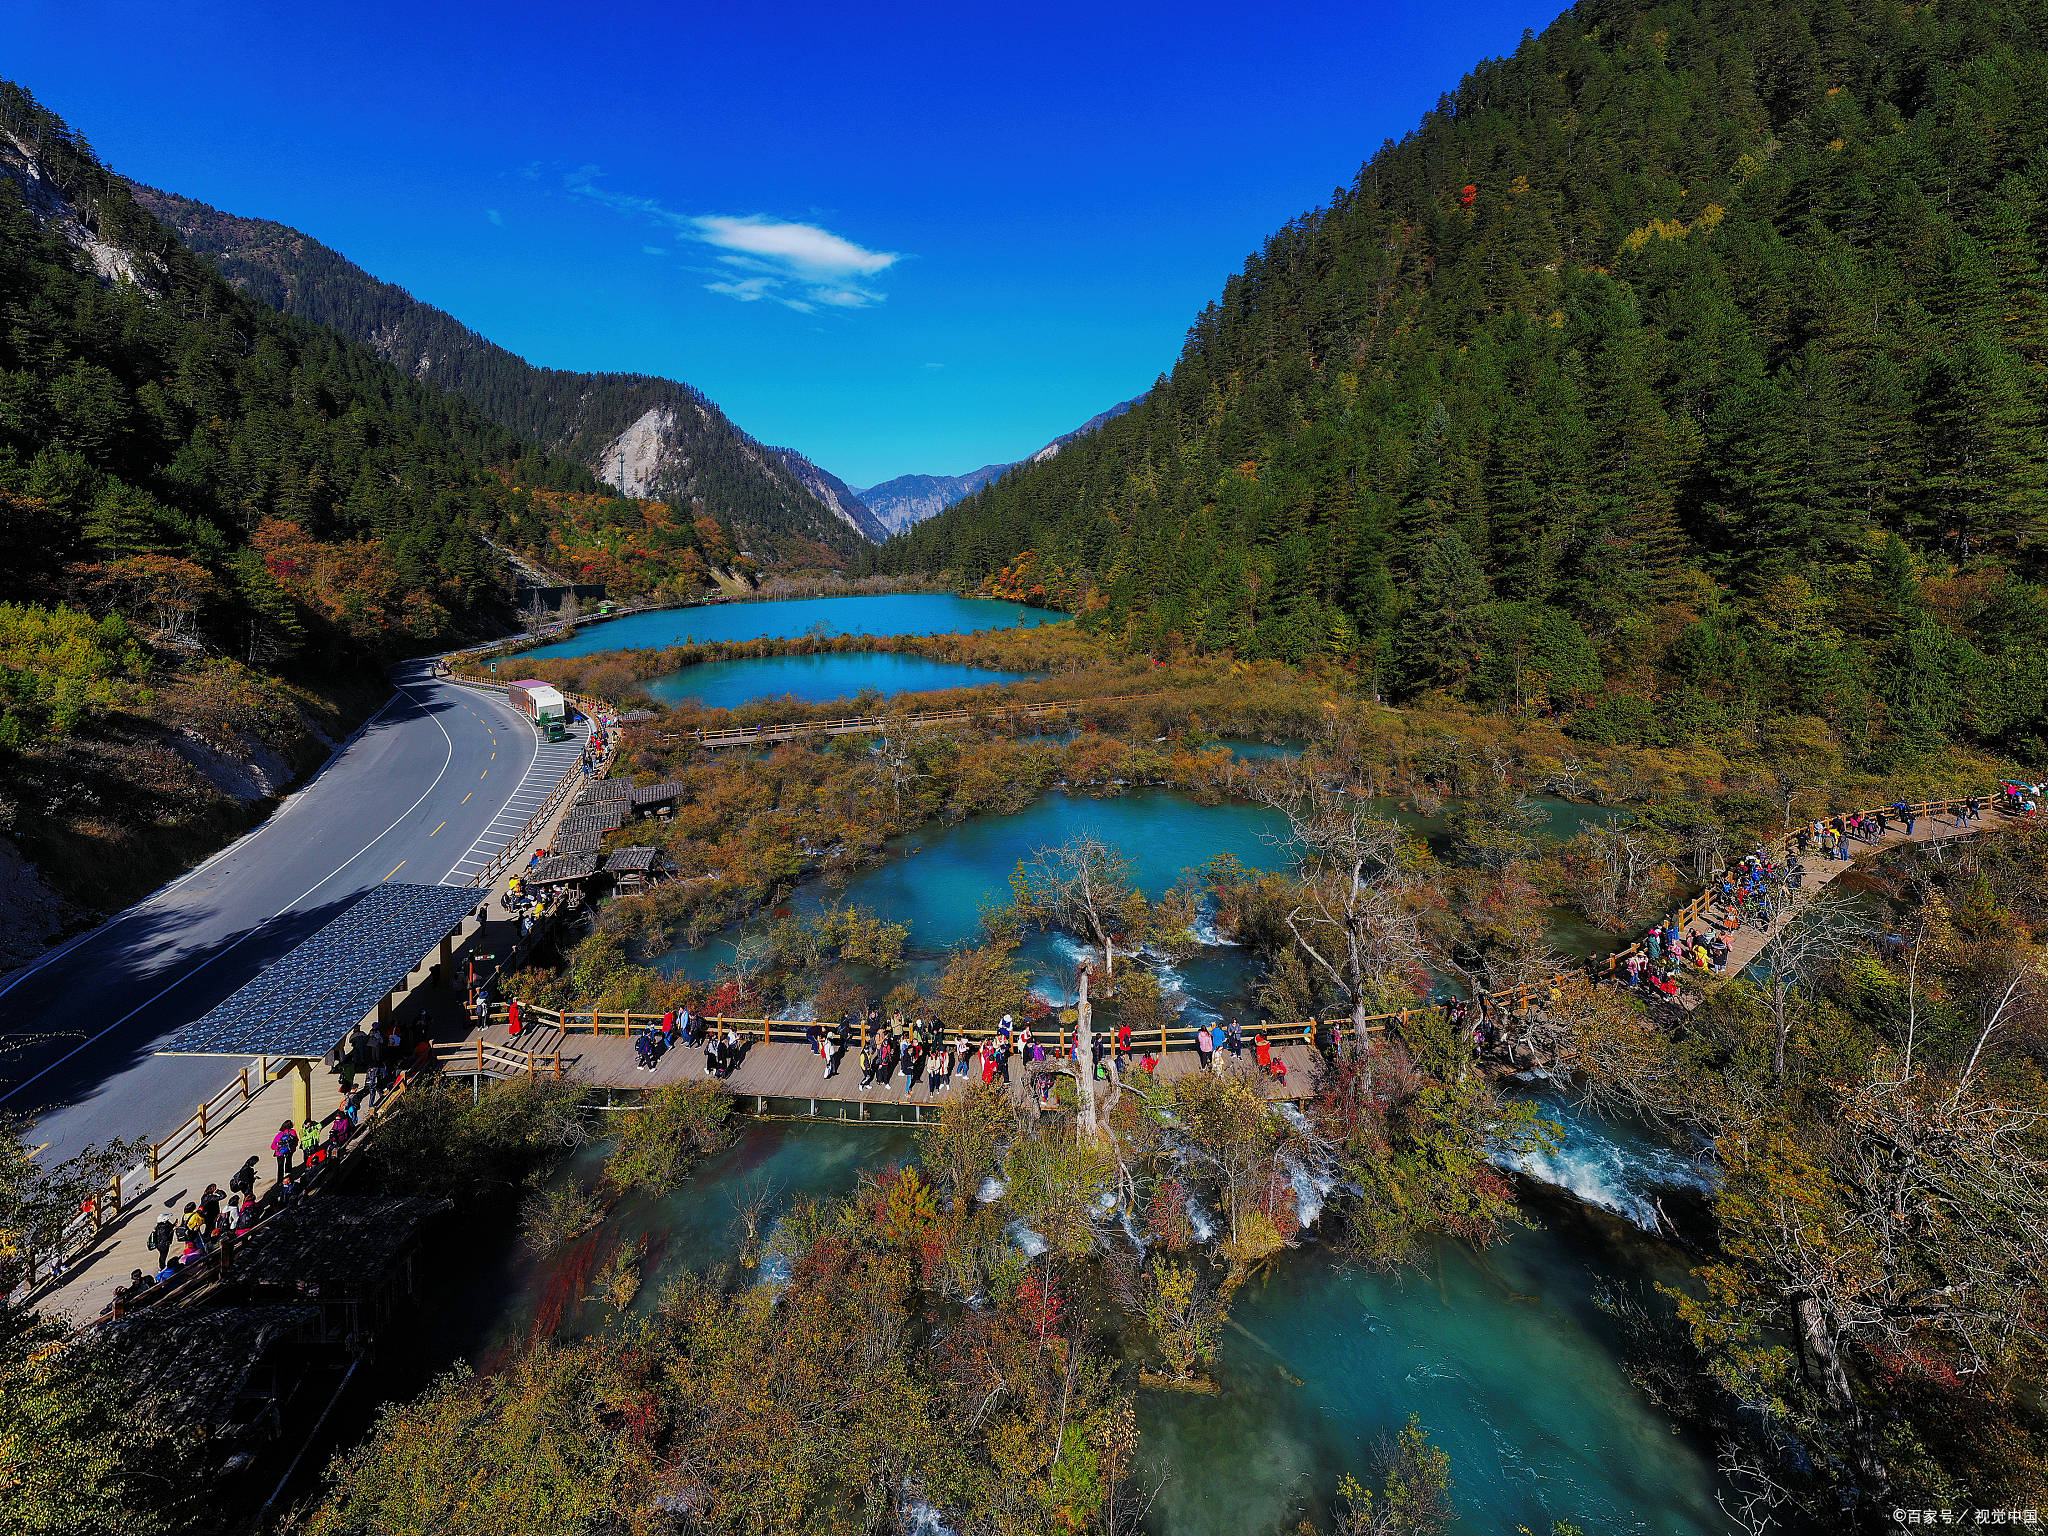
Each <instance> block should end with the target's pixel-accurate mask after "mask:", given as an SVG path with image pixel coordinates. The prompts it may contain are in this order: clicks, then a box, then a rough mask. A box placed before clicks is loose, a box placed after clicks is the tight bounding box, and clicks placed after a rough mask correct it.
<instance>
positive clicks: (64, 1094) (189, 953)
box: [0, 660, 582, 1162]
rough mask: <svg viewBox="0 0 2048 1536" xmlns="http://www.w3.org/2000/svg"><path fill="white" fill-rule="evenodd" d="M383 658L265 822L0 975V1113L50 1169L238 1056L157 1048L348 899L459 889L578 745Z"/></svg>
mask: <svg viewBox="0 0 2048 1536" xmlns="http://www.w3.org/2000/svg"><path fill="white" fill-rule="evenodd" d="M432 670H433V663H432V662H431V661H426V660H422V661H415V662H407V663H404V664H403V665H401V666H399V667H398V668H396V669H394V671H393V674H392V680H393V683H394V684H395V686H396V687H397V690H398V691H397V693H396V694H395V695H394V696H393V697H392V699H391V701H390V702H389V703H388V704H386V705H385V706H384V708H383V709H382V710H380V711H379V712H378V713H377V714H376V715H374V716H372V717H371V718H370V720H369V721H368V722H367V723H366V724H365V725H364V726H363V728H362V729H361V730H360V731H358V732H357V733H356V734H355V735H354V736H353V737H351V738H350V739H349V740H348V741H347V742H346V743H345V744H344V745H343V747H342V748H341V750H340V751H339V752H337V753H336V754H335V755H334V756H333V757H332V758H330V759H329V760H328V762H327V763H326V765H325V766H324V767H322V768H321V769H320V770H319V771H318V772H317V773H315V774H314V775H313V777H312V778H310V779H309V780H307V781H306V783H305V784H304V786H303V787H301V788H300V789H299V790H298V791H296V792H295V793H293V794H292V795H291V796H289V797H288V798H287V799H286V800H285V801H284V803H283V804H281V805H280V806H279V807H278V809H277V810H276V811H275V812H274V813H273V814H272V815H271V816H270V817H269V819H268V820H266V821H265V822H263V824H262V825H261V826H259V827H257V828H256V829H255V830H254V831H252V832H250V833H249V834H248V835H246V836H245V837H243V838H242V839H241V840H240V841H239V842H236V843H234V844H232V845H231V846H230V847H228V848H226V849H223V850H222V851H221V852H220V853H218V854H216V855H215V856H214V857H213V858H211V859H209V860H207V862H205V863H204V864H201V865H200V866H199V867H198V868H196V869H194V870H192V871H190V872H189V873H187V874H186V875H184V876H182V877H181V878H180V879H177V880H174V881H172V882H171V883H170V884H169V885H167V886H165V887H164V888H163V889H162V890H160V891H158V892H157V893H156V894H155V895H154V896H151V897H150V898H148V899H147V900H145V901H142V902H139V903H137V904H136V905H135V906H132V907H130V908H129V909H128V910H127V911H125V912H123V913H121V914H120V916H118V917H116V918H114V919H112V920H111V921H109V922H107V923H106V924H104V925H103V926H102V927H100V928H98V929H97V930H95V931H94V932H92V933H90V934H88V935H86V936H85V937H84V938H83V939H82V940H79V941H78V942H76V943H74V944H73V945H72V946H71V947H70V948H68V949H65V950H61V951H59V952H58V953H56V954H53V955H49V956H46V957H45V958H44V959H43V960H42V961H40V962H38V963H37V964H35V965H33V966H30V967H28V968H26V969H25V970H22V971H19V972H16V973H15V974H14V975H13V976H12V977H10V978H5V979H0V1111H7V1112H12V1113H23V1114H28V1115H31V1116H33V1117H35V1118H36V1121H37V1124H36V1127H35V1130H34V1133H33V1135H32V1136H31V1137H30V1140H31V1142H46V1143H48V1150H47V1152H46V1153H45V1154H44V1156H45V1160H46V1161H49V1162H54V1161H57V1160H60V1159H62V1158H65V1157H69V1156H71V1155H72V1154H74V1153H76V1152H78V1151H79V1150H80V1149H82V1148H83V1147H85V1146H86V1145H87V1144H88V1143H91V1142H96V1141H106V1140H110V1139H112V1138H115V1137H122V1136H147V1137H150V1138H151V1139H160V1138H162V1137H163V1136H164V1135H165V1134H166V1133H168V1132H169V1131H171V1130H173V1129H175V1128H176V1127H177V1126H178V1125H179V1124H180V1123H181V1122H183V1121H184V1120H185V1118H186V1117H187V1116H189V1115H190V1114H191V1113H192V1110H193V1107H194V1106H195V1105H196V1104H198V1103H199V1101H200V1100H201V1099H204V1098H206V1097H208V1096H209V1095H211V1094H212V1093H213V1092H215V1091H216V1090H217V1089H218V1088H220V1086H221V1085H222V1084H223V1083H225V1082H226V1081H227V1080H228V1078H229V1077H231V1076H232V1075H233V1074H234V1072H235V1071H237V1070H239V1068H240V1066H241V1064H242V1063H241V1062H240V1061H239V1060H228V1059H225V1058H221V1057H210V1056H156V1055H152V1054H151V1052H152V1051H154V1049H155V1048H156V1046H157V1045H158V1044H159V1043H160V1042H161V1041H163V1040H164V1039H165V1038H166V1037H168V1036H169V1035H170V1034H172V1033H173V1032H174V1031H176V1030H177V1029H179V1028H181V1027H182V1026H184V1025H185V1024H187V1023H189V1022H190V1021H192V1020H193V1019H195V1018H197V1017H199V1016H200V1015H201V1014H203V1013H204V1012H206V1010H207V1009H209V1008H211V1007H212V1006H213V1005H214V1004H215V1003H217V1002H219V1001H220V1000H221V999H222V998H224V997H226V996H227V995H228V994H229V993H231V992H233V991H234V990H235V989H236V988H237V987H239V986H241V985H242V984H243V983H244V982H246V981H248V980H249V979H250V978H251V977H252V976H254V975H255V974H256V973H257V972H258V971H260V970H262V968H263V967H264V966H265V965H267V964H269V963H270V962H271V961H273V960H275V959H276V958H277V957H278V956H279V955H281V954H283V953H284V952H285V951H286V950H287V949H289V948H291V946H292V945H294V944H295V943H297V942H298V941H299V940H300V939H303V938H304V937H305V936H306V935H307V934H309V933H311V932H312V931H313V930H314V929H316V928H318V927H320V926H321V925H322V924H324V923H326V922H327V921H329V920H330V919H331V918H332V917H334V916H335V914H336V913H337V912H339V911H340V909H341V907H342V906H343V904H344V903H345V902H346V901H347V900H348V898H350V897H351V896H354V895H356V894H357V893H359V892H361V891H364V890H367V889H368V888H369V887H370V886H372V885H375V884H377V883H378V882H380V881H384V880H397V881H400V882H405V883H412V884H419V885H434V884H438V883H441V882H444V881H445V882H446V883H449V884H460V883H462V882H463V881H465V880H467V879H468V878H469V876H470V875H472V874H473V873H474V872H475V871H476V870H478V869H479V868H480V867H481V866H482V864H483V863H484V861H485V860H486V859H487V858H488V857H489V855H490V854H491V853H492V852H493V851H495V850H496V849H497V848H498V847H499V846H501V845H502V844H503V843H504V842H505V841H506V840H507V839H508V838H509V837H510V836H511V835H512V834H513V833H514V832H516V831H517V830H518V829H519V828H520V826H522V825H523V824H524V823H525V821H526V819H527V817H528V816H529V815H531V814H532V812H533V810H534V808H535V807H537V806H538V805H539V804H540V802H541V801H542V800H544V799H545V798H546V797H547V793H548V791H549V790H550V789H552V788H553V787H554V785H555V783H556V781H557V780H558V779H560V777H561V776H562V774H563V773H565V772H566V771H568V769H569V768H570V767H572V766H573V765H574V763H575V762H576V759H577V757H578V755H579V754H580V753H581V751H582V738H581V737H580V736H577V737H574V738H572V739H571V740H569V741H566V742H558V743H552V744H547V743H542V742H541V741H540V740H539V738H538V737H537V736H536V734H535V732H534V729H533V727H532V726H531V725H530V724H529V723H528V722H527V720H526V718H525V717H524V716H523V715H521V714H519V713H518V712H517V711H516V710H514V709H513V708H512V707H511V706H510V705H508V704H506V703H505V702H504V701H503V700H502V699H500V698H498V697H497V696H496V695H493V694H489V693H484V692H480V691H478V690H476V689H471V688H463V687H458V686H456V685H455V684H452V683H448V682H444V681H440V680H438V679H436V678H435V677H434V676H433V675H432Z"/></svg>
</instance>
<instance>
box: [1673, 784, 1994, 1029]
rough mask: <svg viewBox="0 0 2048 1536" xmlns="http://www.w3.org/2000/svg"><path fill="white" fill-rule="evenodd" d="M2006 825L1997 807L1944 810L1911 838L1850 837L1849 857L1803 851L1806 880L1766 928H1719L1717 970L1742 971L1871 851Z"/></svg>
mask: <svg viewBox="0 0 2048 1536" xmlns="http://www.w3.org/2000/svg"><path fill="white" fill-rule="evenodd" d="M2010 824H2012V819H2011V818H2010V817H2007V816H2005V815H2002V814H2001V813H1999V812H1997V811H1987V812H1986V813H1985V815H1984V816H1983V817H1982V818H1981V819H1979V820H1977V821H1969V820H1967V819H1965V818H1964V817H1962V816H1960V815H1950V814H1949V813H1948V812H1946V811H1943V812H1940V813H1938V814H1933V815H1927V816H1921V817H1919V818H1917V825H1916V826H1915V828H1914V831H1913V835H1912V836H1911V837H1908V836H1907V835H1906V831H1905V828H1903V827H1895V828H1893V829H1892V830H1891V831H1890V832H1888V833H1887V834H1886V835H1885V836H1883V837H1881V838H1875V839H1872V840H1870V841H1868V842H1863V841H1851V842H1850V843H1849V844H1848V845H1847V852H1848V855H1849V857H1847V858H1846V859H1826V858H1822V857H1821V856H1820V855H1819V854H1818V853H1817V852H1815V853H1807V854H1803V855H1801V856H1800V862H1801V863H1803V864H1804V865H1805V866H1806V881H1805V884H1804V885H1802V886H1800V887H1799V888H1797V889H1795V890H1794V891H1792V893H1791V895H1790V897H1789V899H1788V900H1787V901H1786V902H1785V903H1784V905H1783V907H1782V909H1781V910H1779V911H1778V912H1777V913H1775V914H1774V920H1773V922H1772V924H1771V926H1770V928H1769V929H1768V930H1765V929H1761V928H1757V927H1755V926H1753V925H1751V924H1749V923H1744V924H1743V925H1742V926H1741V927H1739V928H1735V929H1733V930H1724V931H1723V935H1722V937H1723V939H1724V941H1725V942H1726V943H1727V945H1728V963H1727V964H1726V965H1725V966H1723V967H1722V971H1721V974H1723V975H1724V976H1735V975H1739V974H1741V972H1742V971H1743V970H1745V969H1746V968H1747V967H1748V966H1749V964H1750V963H1751V962H1752V961H1753V960H1755V959H1756V957H1757V956H1758V955H1760V954H1762V953H1763V951H1764V949H1765V948H1766V946H1768V945H1769V944H1770V942H1771V940H1772V939H1773V938H1775V937H1776V936H1777V935H1778V934H1780V933H1782V932H1783V931H1784V930H1785V928H1786V927H1787V926H1788V925H1790V924H1791V923H1793V922H1794V921H1796V920H1797V919H1798V917H1799V914H1800V913H1801V912H1803V911H1805V909H1806V907H1807V905H1808V904H1809V903H1810V902H1812V901H1813V899H1814V898H1815V897H1816V896H1818V895H1819V894H1820V893H1821V892H1822V891H1824V890H1826V889H1827V887H1828V886H1830V885H1831V884H1833V883H1834V882H1835V881H1836V880H1839V879H1840V878H1841V877H1842V876H1844V875H1846V874H1848V873H1849V871H1851V870H1852V869H1854V868H1856V866H1857V865H1858V864H1859V863H1861V862H1863V861H1864V860H1866V859H1868V858H1870V857H1871V856H1872V855H1873V854H1878V853H1885V852H1889V851H1890V850H1891V849H1894V848H1904V847H1908V846H1912V847H1921V846H1924V845H1926V844H1929V843H1943V842H1950V841H1952V840H1954V839H1956V838H1959V837H1971V836H1974V835H1975V834H1977V833H1979V832H1983V831H1987V830H1991V829H1994V828H1997V827H2001V826H2005V825H2010ZM1723 910H1725V909H1723ZM1688 1006H1691V1004H1690V1003H1689V1004H1688Z"/></svg>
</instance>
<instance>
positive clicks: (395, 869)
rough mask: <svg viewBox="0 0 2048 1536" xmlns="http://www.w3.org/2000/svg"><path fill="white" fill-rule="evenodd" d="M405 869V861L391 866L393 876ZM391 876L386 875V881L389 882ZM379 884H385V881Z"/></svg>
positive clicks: (401, 860)
mask: <svg viewBox="0 0 2048 1536" xmlns="http://www.w3.org/2000/svg"><path fill="white" fill-rule="evenodd" d="M403 868H405V860H403V859H400V860H399V861H398V862H397V863H396V864H394V865H392V866H391V875H395V874H397V873H398V872H399V871H400V870H401V869H403ZM391 875H386V876H385V877H384V879H385V880H389V879H390V878H391ZM378 884H380V885H381V884H383V881H382V880H380V881H379V882H378Z"/></svg>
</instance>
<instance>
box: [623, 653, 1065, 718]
mask: <svg viewBox="0 0 2048 1536" xmlns="http://www.w3.org/2000/svg"><path fill="white" fill-rule="evenodd" d="M1032 675H1033V674H1031V673H1028V672H1000V671H997V670H996V669H994V668H993V667H964V666H961V665H959V664H958V663H956V662H950V661H933V660H932V659H930V658H929V657H926V656H898V655H893V654H891V653H889V652H885V651H852V652H842V653H838V654H833V655H821V656H756V657H747V658H744V659H742V660H739V661H708V662H705V663H704V664H703V665H702V666H696V667H685V668H683V670H682V671H680V672H671V673H670V674H668V676H666V677H657V678H655V679H653V680H652V681H651V682H649V683H647V684H645V687H646V689H647V691H648V692H649V693H651V694H653V695H654V697H655V698H657V699H659V700H660V701H661V702H662V703H664V704H681V703H685V702H689V703H695V704H702V705H704V706H705V707H706V708H707V709H736V708H738V707H739V706H740V705H742V704H752V703H754V702H756V701H757V700H761V699H790V700H793V701H795V702H796V703H799V704H823V703H824V702H825V701H826V700H828V699H852V698H854V697H855V696H856V695H858V694H861V693H864V692H866V691H868V690H869V689H873V690H874V691H875V692H876V693H880V694H885V695H889V694H898V693H927V692H930V691H932V690H934V689H939V688H973V687H980V686H984V685H989V684H995V683H1014V682H1018V681H1020V680H1022V679H1024V678H1027V677H1030V676H1032Z"/></svg>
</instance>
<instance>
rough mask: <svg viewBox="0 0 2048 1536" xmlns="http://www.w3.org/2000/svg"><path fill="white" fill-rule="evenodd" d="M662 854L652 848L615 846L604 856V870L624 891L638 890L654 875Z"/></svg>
mask: <svg viewBox="0 0 2048 1536" xmlns="http://www.w3.org/2000/svg"><path fill="white" fill-rule="evenodd" d="M660 863H661V855H660V854H659V853H657V852H656V851H655V850H654V849H652V848H614V849H613V850H612V851H611V852H610V853H608V854H606V855H605V856H604V872H605V873H606V874H608V875H610V876H611V877H612V883H613V884H614V885H616V886H617V887H618V888H619V889H620V890H622V891H637V890H639V889H640V888H641V887H642V886H644V885H645V884H647V882H648V880H649V879H650V878H652V877H653V876H654V874H655V873H656V872H657V870H658V868H659V866H660Z"/></svg>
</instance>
